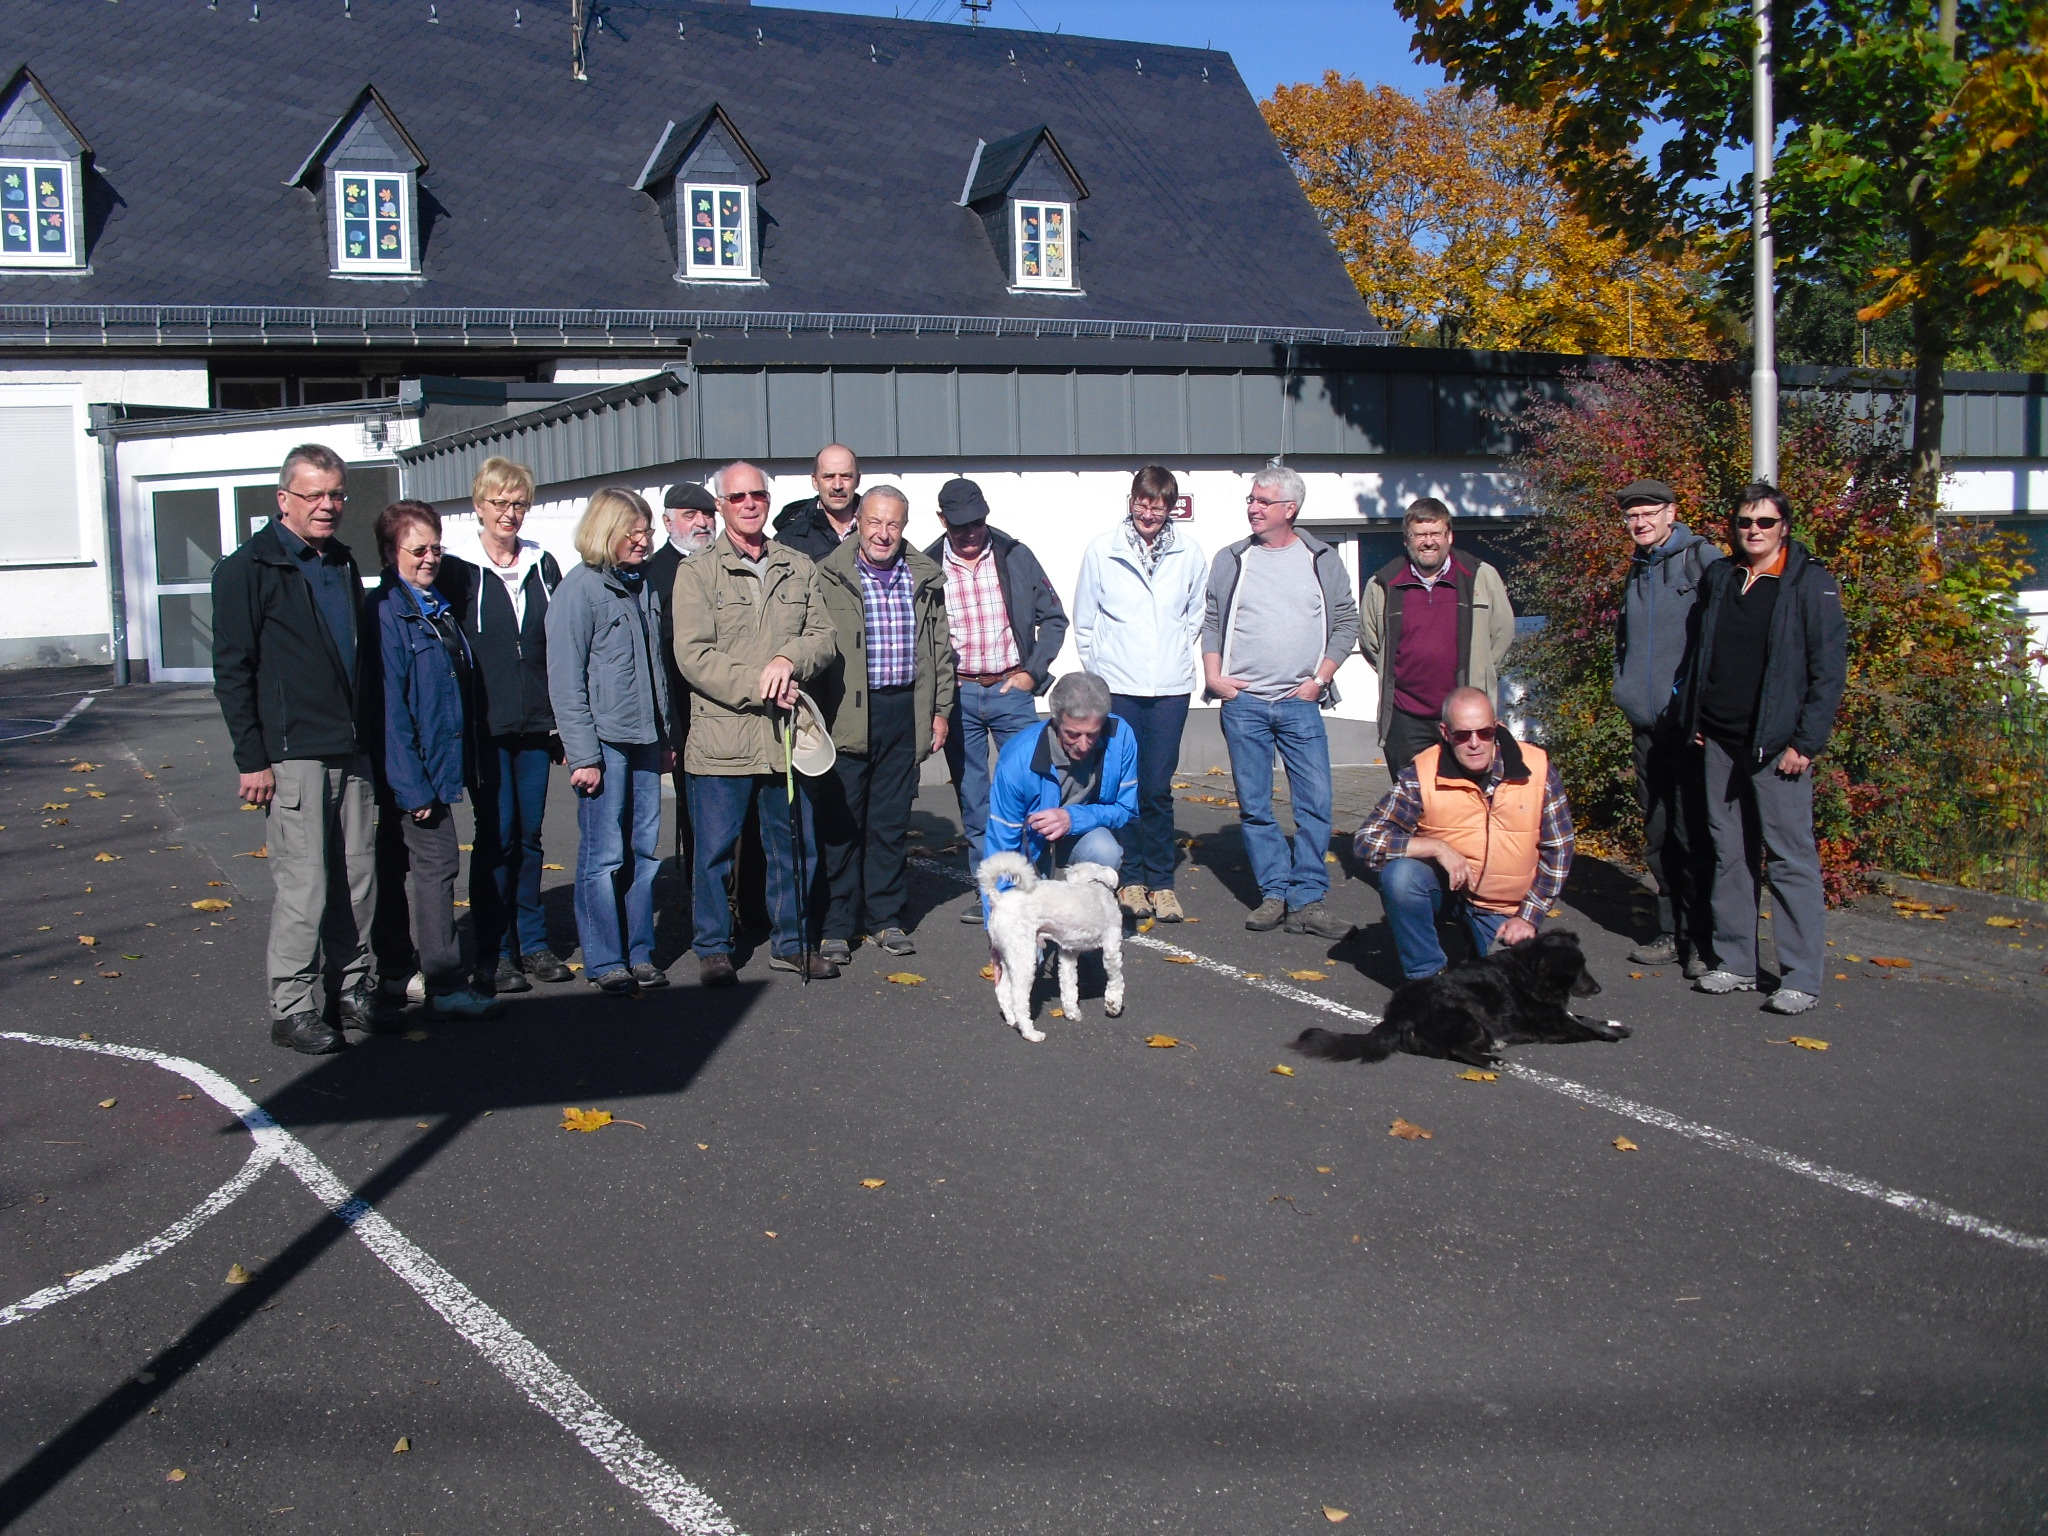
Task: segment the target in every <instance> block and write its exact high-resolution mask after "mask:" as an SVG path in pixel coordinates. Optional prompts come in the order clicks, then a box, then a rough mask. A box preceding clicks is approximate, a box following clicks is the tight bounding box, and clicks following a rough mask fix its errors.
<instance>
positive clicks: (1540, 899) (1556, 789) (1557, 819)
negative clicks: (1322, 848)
mask: <svg viewBox="0 0 2048 1536" xmlns="http://www.w3.org/2000/svg"><path fill="white" fill-rule="evenodd" d="M1444 750H1445V751H1446V752H1448V751H1449V750H1450V748H1448V747H1446V748H1445V749H1444ZM1500 777H1501V774H1500V762H1499V760H1498V759H1496V760H1495V762H1494V765H1493V772H1492V773H1491V774H1490V775H1488V777H1487V780H1486V798H1487V799H1488V800H1492V798H1493V791H1494V786H1495V785H1497V784H1499V783H1500ZM1421 822H1422V781H1421V780H1420V779H1418V778H1417V777H1416V776H1415V765H1414V764H1413V763H1410V764H1409V765H1408V766H1407V767H1406V768H1403V769H1402V770H1401V774H1400V777H1399V778H1397V779H1395V780H1394V787H1393V788H1392V789H1390V790H1388V791H1387V793H1386V796H1385V797H1384V798H1383V799H1382V800H1381V801H1380V803H1379V804H1378V805H1376V806H1374V807H1373V813H1372V815H1370V816H1368V817H1367V818H1366V821H1365V825H1364V826H1362V827H1360V828H1359V829H1358V836H1357V838H1356V839H1355V840H1354V841H1353V843H1352V849H1353V851H1354V852H1355V853H1356V854H1357V855H1358V860H1359V862H1360V863H1361V864H1363V865H1365V867H1366V868H1368V869H1383V868H1385V867H1386V863H1387V861H1388V860H1389V859H1399V858H1405V857H1406V856H1407V853H1408V842H1409V839H1410V838H1413V837H1414V836H1415V835H1416V829H1417V828H1418V827H1419V826H1420V825H1421ZM1572 841H1573V839H1572V808H1571V804H1570V802H1568V801H1567V800H1566V799H1565V797H1564V782H1563V780H1561V779H1559V778H1558V776H1557V765H1556V764H1554V763H1553V764H1552V765H1551V766H1550V768H1549V769H1548V770H1547V771H1546V772H1545V774H1544V778H1543V819H1542V822H1541V824H1540V829H1539V831H1538V834H1537V842H1536V878H1535V879H1534V880H1532V881H1530V882H1529V894H1528V895H1527V896H1524V897H1523V898H1522V905H1521V906H1520V907H1519V908H1518V909H1517V910H1516V914H1515V915H1516V916H1517V917H1519V918H1521V919H1522V921H1523V922H1525V923H1532V924H1536V925H1538V926H1541V924H1542V922H1543V919H1544V918H1545V917H1547V916H1549V914H1550V909H1551V908H1552V907H1554V906H1556V905H1557V898H1558V896H1559V895H1560V894H1561V893H1562V892H1563V890H1564V881H1565V876H1566V875H1568V874H1570V873H1571V869H1572Z"/></svg>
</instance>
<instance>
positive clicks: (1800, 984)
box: [1685, 483, 1849, 1013]
mask: <svg viewBox="0 0 2048 1536" xmlns="http://www.w3.org/2000/svg"><path fill="white" fill-rule="evenodd" d="M1733 521H1734V527H1733V529H1732V532H1733V534H1734V543H1735V558H1734V559H1733V560H1722V561H1717V562H1715V563H1714V564H1713V565H1710V566H1708V567H1707V571H1706V576H1705V586H1706V591H1705V593H1704V594H1703V596H1702V597H1701V599H1700V629H1699V641H1698V644H1697V645H1696V646H1695V648H1694V651H1693V659H1692V665H1691V666H1690V667H1689V668H1688V670H1687V675H1686V689H1685V729H1686V730H1687V731H1688V732H1689V733H1690V734H1691V736H1692V739H1693V740H1694V741H1695V742H1696V743H1697V744H1699V745H1700V746H1701V748H1702V749H1703V750H1704V753H1705V758H1706V779H1707V782H1706V798H1707V817H1708V822H1709V826H1710V827H1711V829H1712V832H1713V837H1714V860H1715V869H1714V938H1713V944H1714V955H1713V969H1711V970H1709V971H1708V972H1707V973H1706V974H1705V975H1703V976H1701V977H1700V978H1699V980H1698V981H1697V982H1696V983H1694V985H1695V986H1696V987H1697V988H1698V989H1699V990H1700V991H1702V992H1711V993H1716V994H1721V993H1728V992H1753V991H1755V990H1756V985H1757V961H1756V951H1757V942H1756V940H1757V931H1756V925H1757V897H1758V894H1759V893H1758V886H1757V881H1756V876H1755V874H1754V873H1753V872H1754V870H1755V868H1756V864H1757V859H1758V855H1759V854H1761V856H1762V861H1763V865H1764V869H1765V872H1766V874H1767V875H1768V876H1769V879H1770V882H1771V889H1772V890H1773V891H1774V892H1776V893H1777V898H1776V901H1775V902H1774V906H1775V908H1776V911H1775V916H1774V920H1773V922H1772V923H1771V932H1772V935H1773V937H1774V938H1775V939H1776V941H1777V951H1778V973H1779V974H1778V986H1777V989H1776V990H1775V991H1774V992H1772V993H1771V996H1770V999H1769V1001H1768V1002H1766V1003H1765V1005H1764V1006H1765V1007H1766V1008H1768V1009H1769V1010H1770V1011H1771V1012H1773V1013H1804V1012H1806V1010H1807V1009H1809V1008H1811V1007H1813V1005H1814V1004H1815V1003H1817V1002H1818V1001H1820V987H1821V975H1822V972H1823V970H1824V968H1825V962H1826V956H1827V948H1826V945H1827V934H1826V901H1825V897H1824V894H1823V891H1822V887H1821V876H1820V851H1819V849H1818V848H1817V847H1816V846H1815V844H1814V840H1813V760H1814V759H1815V758H1816V757H1818V756H1819V755H1820V754H1821V752H1822V750H1823V749H1824V748H1825V747H1826V746H1827V743H1828V736H1829V734H1830V733H1831V732H1832V731H1833V730H1834V726H1835V711H1836V710H1837V709H1838V708H1839V707H1840V706H1841V702H1842V692H1843V689H1844V688H1845V687H1846V686H1847V682H1848V672H1849V629H1848V624H1847V622H1846V621H1845V620H1844V618H1843V617H1842V593H1841V587H1840V585H1839V584H1838V583H1837V582H1836V580H1835V578H1834V577H1833V576H1831V575H1829V574H1828V572H1827V571H1826V570H1825V569H1823V568H1822V567H1821V565H1820V563H1819V562H1818V561H1817V560H1815V559H1814V558H1813V557H1812V556H1811V555H1809V554H1808V553H1807V552H1806V550H1805V549H1804V548H1803V547H1802V546H1801V545H1800V544H1799V543H1798V542H1797V541H1795V540H1794V539H1793V538H1792V537H1791V532H1792V509H1791V505H1790V504H1789V503H1788V502H1787V501H1786V500H1785V497H1784V496H1783V495H1782V494H1781V493H1780V492H1779V491H1777V490H1776V489H1774V488H1773V487H1771V486H1768V485H1764V484H1761V483H1759V484H1755V485H1751V486H1750V487H1749V488H1748V489H1746V490H1745V491H1743V493H1742V495H1741V497H1740V498H1739V500H1738V501H1737V504H1736V509H1735V516H1734V520H1733Z"/></svg>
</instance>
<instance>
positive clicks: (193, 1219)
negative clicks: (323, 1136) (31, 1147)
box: [0, 1036, 277, 1328]
mask: <svg viewBox="0 0 2048 1536" xmlns="http://www.w3.org/2000/svg"><path fill="white" fill-rule="evenodd" d="M9 1038H19V1037H15V1036H10V1037H9ZM276 1161H277V1152H276V1149H275V1148H273V1147H269V1146H266V1145H264V1144H263V1143H261V1142H258V1143H257V1144H256V1145H255V1146H254V1147H252V1148H250V1149H249V1159H248V1161H247V1162H245V1163H243V1164H242V1166H241V1170H240V1171H239V1172H237V1173H236V1174H235V1176H234V1177H233V1178H232V1179H229V1180H228V1181H227V1183H225V1184H223V1185H221V1187H220V1188H219V1189H216V1190H215V1191H214V1192H213V1193H212V1194H210V1195H208V1196H207V1197H206V1198H205V1199H204V1200H202V1201H200V1202H199V1203H198V1204H197V1205H195V1206H194V1207H192V1209H191V1210H189V1211H187V1212H186V1213H185V1214H184V1215H183V1216H180V1217H179V1218H178V1219H177V1220H176V1221H174V1222H172V1223H171V1224H170V1225H169V1226H168V1227H165V1228H164V1229H163V1231H161V1232H159V1233H157V1235H156V1236H155V1237H152V1238H151V1239H150V1240H149V1241H148V1242H146V1243H137V1244H136V1245H135V1246H134V1247H133V1248H130V1249H129V1250H128V1251H127V1252H126V1253H124V1254H122V1255H121V1256H120V1257H119V1258H115V1259H109V1260H108V1261H107V1262H106V1263H104V1264H101V1265H99V1266H97V1267H96V1268H93V1269H86V1270H80V1271H79V1272H78V1273H77V1274H75V1275H73V1276H72V1277H71V1278H70V1279H69V1280H66V1281H65V1282H64V1283H63V1284H62V1285H52V1286H46V1287H45V1288H44V1289H42V1290H40V1291H37V1292H36V1293H35V1294H34V1295H32V1296H24V1297H22V1298H21V1300H19V1301H17V1302H15V1303H14V1304H13V1305H12V1306H7V1307H0V1328H5V1327H6V1326H7V1325H8V1324H9V1323H18V1322H20V1321H21V1320H22V1319H23V1318H27V1317H34V1316H35V1315H36V1313H38V1312H40V1311H42V1310H43V1309H44V1308H45V1307H54V1306H55V1305H56V1304H57V1303H58V1302H60V1301H69V1300H70V1299H71V1298H72V1297H74V1296H82V1295H84V1294H85V1293H86V1292H87V1291H89V1290H91V1289H92V1288H93V1287H94V1286H96V1285H104V1284H106V1282H107V1281H109V1280H114V1279H118V1278H119V1277H120V1276H122V1275H125V1274H127V1273H128V1272H129V1271H130V1270H135V1269H140V1268H141V1267H142V1266H143V1265H145V1264H147V1263H148V1262H149V1261H150V1260H151V1259H153V1258H155V1257H156V1256H157V1255H158V1254H160V1253H167V1252H169V1251H170V1250H171V1249H172V1248H175V1247H176V1246H177V1245H178V1244H179V1243H182V1242H183V1241H184V1240H185V1239H186V1238H188V1237H190V1236H191V1235H192V1234H193V1233H194V1232H197V1231H198V1230H199V1229H200V1228H201V1227H203V1226H205V1225H206V1224H207V1222H209V1221H211V1220H212V1219H213V1218H214V1217H216V1216H218V1215H219V1214H220V1213H221V1212H222V1211H224V1210H226V1209H227V1208H228V1207H229V1206H230V1205H233V1204H234V1203H235V1201H236V1200H237V1199H239V1198H240V1197H241V1195H242V1193H243V1191H245V1190H246V1189H248V1188H249V1186H250V1185H252V1184H254V1183H255V1182H256V1181H257V1180H258V1179H260V1178H262V1177H263V1175H264V1174H265V1173H267V1172H268V1171H269V1170H270V1165H271V1164H272V1163H274V1162H276Z"/></svg>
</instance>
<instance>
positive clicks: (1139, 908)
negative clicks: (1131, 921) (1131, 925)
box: [1116, 885, 1152, 917]
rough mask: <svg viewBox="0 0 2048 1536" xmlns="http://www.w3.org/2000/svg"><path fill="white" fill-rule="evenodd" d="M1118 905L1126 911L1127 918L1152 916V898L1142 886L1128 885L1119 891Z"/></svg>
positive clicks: (1117, 896)
mask: <svg viewBox="0 0 2048 1536" xmlns="http://www.w3.org/2000/svg"><path fill="white" fill-rule="evenodd" d="M1116 904H1117V905H1118V906H1120V907H1122V908H1123V909H1124V916H1125V917H1150V916H1151V915H1152V896H1151V893H1150V892H1148V891H1147V890H1146V889H1145V887H1143V886H1142V885H1127V886H1125V887H1124V888H1123V889H1122V890H1120V891H1118V892H1117V893H1116Z"/></svg>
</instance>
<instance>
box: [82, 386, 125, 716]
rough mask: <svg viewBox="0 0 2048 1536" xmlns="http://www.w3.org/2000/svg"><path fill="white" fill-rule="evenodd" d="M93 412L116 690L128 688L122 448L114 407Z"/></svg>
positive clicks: (101, 408) (104, 407)
mask: <svg viewBox="0 0 2048 1536" xmlns="http://www.w3.org/2000/svg"><path fill="white" fill-rule="evenodd" d="M89 409H90V410H91V412H92V416H91V420H92V426H91V428H90V430H91V432H92V434H93V436H94V437H97V438H98V439H99V440H100V482H101V484H100V500H101V504H102V516H101V526H102V529H103V530H104V532H103V537H104V539H105V541H106V557H107V616H108V635H107V642H108V645H109V648H110V649H111V650H112V651H113V653H114V658H113V659H114V686H115V687H116V688H126V687H127V686H128V683H129V676H128V576H127V562H126V560H125V559H124V557H123V552H122V548H121V473H120V468H119V462H118V461H119V455H120V451H121V449H120V445H119V443H118V442H117V441H116V440H115V438H114V434H113V430H112V428H113V425H114V409H115V408H114V407H113V406H111V405H95V406H91V407H89Z"/></svg>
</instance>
